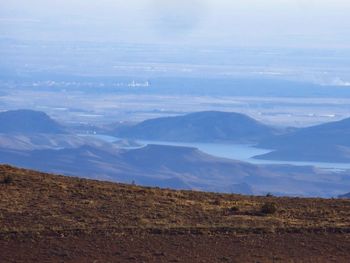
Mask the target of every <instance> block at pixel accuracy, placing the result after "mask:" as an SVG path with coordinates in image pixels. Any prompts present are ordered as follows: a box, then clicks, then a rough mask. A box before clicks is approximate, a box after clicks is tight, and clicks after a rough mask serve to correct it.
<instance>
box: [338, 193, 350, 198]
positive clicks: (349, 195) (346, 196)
mask: <svg viewBox="0 0 350 263" xmlns="http://www.w3.org/2000/svg"><path fill="white" fill-rule="evenodd" d="M339 198H350V193H347V194H344V195H340V196H339Z"/></svg>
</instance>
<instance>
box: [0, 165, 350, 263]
mask: <svg viewBox="0 0 350 263" xmlns="http://www.w3.org/2000/svg"><path fill="white" fill-rule="evenodd" d="M8 177H10V179H9V180H7V181H6V182H5V181H4V179H5V178H8ZM266 203H274V204H275V206H276V208H277V211H276V212H275V213H272V214H264V213H262V212H261V208H262V206H263V205H264V204H266ZM0 262H1V263H2V262H101V263H104V262H255V263H256V262H350V201H349V200H340V199H339V200H338V199H333V200H326V199H301V198H275V197H249V196H240V195H221V194H213V193H200V192H191V191H171V190H161V189H155V188H142V187H137V186H128V185H122V184H113V183H107V182H98V181H91V180H83V179H77V178H69V177H63V176H54V175H48V174H43V173H37V172H33V171H27V170H20V169H16V168H12V167H9V166H0Z"/></svg>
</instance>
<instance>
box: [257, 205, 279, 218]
mask: <svg viewBox="0 0 350 263" xmlns="http://www.w3.org/2000/svg"><path fill="white" fill-rule="evenodd" d="M260 211H261V213H263V214H266V215H270V214H275V213H276V212H277V206H276V204H275V203H271V202H268V203H265V204H263V206H262V207H261V210H260Z"/></svg>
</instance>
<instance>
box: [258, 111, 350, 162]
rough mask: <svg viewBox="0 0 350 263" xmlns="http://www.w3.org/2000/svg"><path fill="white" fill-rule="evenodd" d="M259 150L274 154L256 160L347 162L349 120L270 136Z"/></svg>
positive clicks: (348, 156) (263, 141)
mask: <svg viewBox="0 0 350 263" xmlns="http://www.w3.org/2000/svg"><path fill="white" fill-rule="evenodd" d="M258 147H261V148H267V149H274V150H275V151H273V152H270V153H267V154H264V155H260V156H256V158H259V159H272V160H298V161H319V162H322V161H323V162H349V161H350V118H347V119H344V120H341V121H336V122H330V123H326V124H321V125H316V126H312V127H308V128H303V129H298V130H296V131H293V132H290V133H287V134H282V135H276V136H272V137H269V138H266V139H263V140H262V141H260V143H259V144H258Z"/></svg>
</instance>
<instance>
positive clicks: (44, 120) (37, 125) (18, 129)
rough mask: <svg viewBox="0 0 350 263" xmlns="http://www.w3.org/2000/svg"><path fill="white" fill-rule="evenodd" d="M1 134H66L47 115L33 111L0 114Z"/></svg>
mask: <svg viewBox="0 0 350 263" xmlns="http://www.w3.org/2000/svg"><path fill="white" fill-rule="evenodd" d="M0 124H1V125H0V133H12V134H13V133H49V134H59V133H65V130H64V128H63V127H62V126H61V125H60V124H59V123H57V122H56V121H54V120H53V119H51V118H50V117H49V116H48V115H47V114H45V113H43V112H40V111H33V110H14V111H6V112H0Z"/></svg>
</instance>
